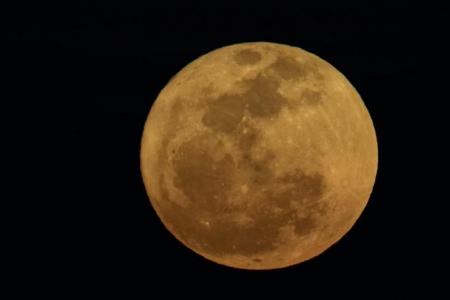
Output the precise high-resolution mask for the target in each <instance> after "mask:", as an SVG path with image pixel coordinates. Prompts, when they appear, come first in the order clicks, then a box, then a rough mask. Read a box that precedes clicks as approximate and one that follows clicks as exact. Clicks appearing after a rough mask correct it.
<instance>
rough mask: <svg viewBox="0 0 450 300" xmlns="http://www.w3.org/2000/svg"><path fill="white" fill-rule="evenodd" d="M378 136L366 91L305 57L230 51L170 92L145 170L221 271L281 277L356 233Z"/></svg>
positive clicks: (176, 221) (168, 223)
mask: <svg viewBox="0 0 450 300" xmlns="http://www.w3.org/2000/svg"><path fill="white" fill-rule="evenodd" d="M377 163H378V150H377V141H376V135H375V130H374V127H373V123H372V120H371V118H370V115H369V113H368V111H367V109H366V107H365V105H364V103H363V101H362V99H361V97H360V96H359V94H358V93H357V91H356V90H355V88H354V87H353V86H352V85H351V84H350V82H349V81H348V80H347V79H346V78H345V77H344V75H342V74H341V73H340V72H339V71H338V70H336V69H335V68H334V67H333V66H331V65H330V64H329V63H327V62H326V61H324V60H322V59H321V58H319V57H317V56H315V55H313V54H311V53H309V52H307V51H304V50H302V49H300V48H296V47H292V46H287V45H281V44H274V43H265V42H257V43H243V44H236V45H232V46H227V47H223V48H220V49H217V50H214V51H212V52H210V53H207V54H206V55H203V56H201V57H200V58H198V59H196V60H195V61H193V62H192V63H190V64H188V65H187V66H186V67H185V68H183V69H182V70H181V71H180V72H179V73H178V74H176V75H175V76H174V77H173V78H172V79H171V80H170V81H169V83H168V84H167V85H166V86H165V87H164V89H163V90H162V91H161V92H160V94H159V96H158V98H157V99H156V101H155V102H154V104H153V106H152V108H151V110H150V113H149V116H148V118H147V121H146V123H145V128H144V132H143V136H142V145H141V171H142V176H143V180H144V184H145V187H146V190H147V193H148V196H149V198H150V202H151V204H152V206H153V207H154V209H155V211H156V213H157V215H158V216H159V218H160V219H161V221H162V223H163V224H164V225H165V227H166V228H167V229H168V230H169V231H170V232H171V233H172V234H173V235H174V236H175V237H176V238H177V239H178V240H179V241H181V242H182V243H183V244H184V245H185V246H187V247H188V248H190V249H192V250H193V251H194V252H196V253H198V254H199V255H201V256H203V257H205V258H207V259H208V260H211V261H214V262H216V263H219V264H222V265H226V266H230V267H235V268H240V269H276V268H283V267H287V266H291V265H294V264H298V263H300V262H303V261H306V260H308V259H311V258H313V257H315V256H317V255H319V254H321V253H322V252H323V251H325V250H326V249H328V248H329V247H330V246H331V245H333V244H334V243H336V242H337V241H338V240H339V239H340V238H342V236H343V235H345V234H346V233H347V232H348V231H349V230H350V228H351V227H352V226H353V224H354V223H355V222H356V220H357V219H358V217H359V216H360V215H361V213H362V211H363V209H364V207H365V206H366V204H367V201H368V199H369V197H370V194H371V192H372V188H373V185H374V181H375V176H376V172H377Z"/></svg>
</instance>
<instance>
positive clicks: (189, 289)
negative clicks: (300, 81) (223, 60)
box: [2, 0, 450, 299]
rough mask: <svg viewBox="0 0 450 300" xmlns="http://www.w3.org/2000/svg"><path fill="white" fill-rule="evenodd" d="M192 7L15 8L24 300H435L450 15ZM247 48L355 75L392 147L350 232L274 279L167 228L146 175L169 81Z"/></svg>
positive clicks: (444, 202)
mask: <svg viewBox="0 0 450 300" xmlns="http://www.w3.org/2000/svg"><path fill="white" fill-rule="evenodd" d="M191 2H193V1H179V3H178V2H173V1H161V2H158V1H151V0H149V1H142V2H132V1H101V2H100V1H86V2H85V3H82V2H78V3H76V5H74V6H69V5H67V4H66V3H64V1H59V2H58V3H51V4H42V3H41V2H37V1H35V2H33V3H28V4H26V5H25V4H23V5H22V4H20V3H19V4H18V5H16V6H15V7H12V6H11V7H7V8H6V9H5V11H4V12H5V13H6V15H7V17H6V18H5V19H4V20H6V26H5V28H6V29H7V33H6V35H5V36H4V37H3V41H5V43H4V45H3V46H2V47H3V48H6V50H8V55H7V56H5V57H4V58H7V61H8V62H9V63H11V69H9V68H8V69H7V77H8V79H7V80H8V81H7V82H6V83H7V84H6V85H5V91H6V93H7V96H6V97H5V98H3V100H2V102H4V104H6V109H4V110H2V112H3V113H4V114H5V117H4V120H7V122H6V127H4V128H6V129H7V133H6V139H5V142H4V143H5V146H4V147H5V148H7V150H12V151H11V152H12V153H11V156H10V157H11V158H12V159H11V160H10V159H8V161H12V162H13V164H12V165H13V170H12V173H11V174H13V176H12V178H13V184H12V186H10V187H12V190H13V193H12V197H9V198H8V199H11V201H10V202H9V203H12V210H11V213H7V217H6V220H7V221H8V222H7V224H8V225H7V227H6V228H7V238H8V242H7V243H6V242H5V245H6V248H7V250H8V256H7V257H8V258H9V257H10V258H11V259H10V260H9V261H10V262H12V266H13V268H12V271H11V273H10V276H9V277H10V278H11V279H12V282H11V286H12V287H13V289H14V295H15V297H13V298H8V299H15V298H17V299H24V298H23V297H24V295H25V294H28V293H31V294H32V295H34V297H33V299H41V298H40V297H38V295H39V294H41V293H43V294H42V295H46V297H49V296H56V297H57V298H58V299H68V298H75V299H102V298H106V297H118V298H121V299H140V298H145V299H152V298H155V299H160V297H161V296H157V295H158V293H161V292H162V293H165V294H166V295H167V297H169V296H170V297H172V296H176V297H196V295H209V296H210V297H213V298H216V297H218V296H223V295H228V296H233V297H241V296H242V295H247V296H250V297H251V299H256V298H259V297H264V296H268V295H272V296H274V298H276V299H284V298H287V297H288V295H290V296H291V297H295V298H297V299H320V298H321V297H325V296H326V297H328V298H330V299H340V298H342V299H353V298H355V299H372V298H373V299H415V298H417V299H425V298H426V299H436V296H432V295H433V294H434V295H438V293H440V288H442V287H443V283H444V282H447V283H448V282H449V276H450V275H449V269H450V266H449V260H448V257H447V255H448V254H447V252H446V250H445V249H446V246H445V245H446V242H448V237H449V230H448V228H450V226H449V224H448V223H449V222H448V219H449V216H448V213H449V209H448V208H449V205H448V201H449V197H448V192H447V191H445V188H446V186H447V185H448V171H447V170H448V169H447V168H446V166H447V159H446V156H447V155H448V152H447V151H446V150H447V149H446V143H445V140H448V137H449V134H448V130H447V128H449V126H448V122H447V119H448V88H447V89H446V87H447V86H448V77H449V76H448V71H445V68H446V66H445V61H446V59H445V56H448V51H447V45H446V42H447V40H448V36H449V35H448V32H447V31H445V28H446V26H445V25H446V24H445V23H446V19H448V18H449V11H448V9H447V8H446V7H438V6H434V5H432V4H431V3H430V2H429V1H427V3H426V5H425V4H424V5H423V6H418V5H413V4H408V2H407V1H385V3H383V1H376V2H373V4H372V5H368V4H366V3H365V2H367V1H356V4H355V3H350V2H347V4H343V3H341V2H337V3H336V4H334V5H332V6H329V5H326V4H312V3H313V2H316V3H320V2H321V1H309V2H311V3H310V4H307V5H306V4H305V5H300V4H299V2H300V1H291V2H282V1H271V2H270V4H264V3H262V2H261V3H260V4H258V5H250V4H243V2H244V1H239V2H238V3H235V4H233V3H231V2H229V1H210V2H208V3H206V4H203V3H201V2H197V4H192V3H191ZM216 2H217V3H216ZM219 2H220V3H222V4H219ZM392 2H395V3H396V4H395V5H394V4H392ZM411 2H412V1H411ZM63 3H64V4H63ZM248 41H270V42H279V43H285V44H290V45H294V46H298V47H301V48H303V49H305V50H308V51H310V52H312V53H315V54H317V55H319V56H320V57H322V58H324V59H325V60H327V61H328V62H330V63H331V64H333V65H334V66H335V67H336V68H337V69H339V70H340V71H342V72H343V73H344V74H345V75H346V76H347V78H348V79H349V80H350V82H351V83H352V84H353V85H354V86H355V87H356V88H357V90H358V91H359V93H360V94H361V96H362V98H363V99H364V102H365V104H366V106H367V108H368V110H369V111H370V113H371V116H372V118H373V121H374V124H375V128H376V131H377V135H378V143H379V155H380V157H379V171H378V176H377V181H376V184H375V187H374V191H373V195H372V198H371V201H370V202H369V205H368V207H367V208H366V210H365V211H364V213H363V216H362V217H361V218H360V220H359V221H358V222H357V224H356V225H355V226H354V228H353V229H352V230H351V232H350V233H349V234H347V235H346V236H345V237H344V238H343V239H342V240H341V241H340V242H339V243H338V244H336V245H335V246H333V247H332V248H331V249H329V250H328V251H327V252H325V253H324V254H323V255H321V256H319V257H317V258H315V259H313V260H311V261H308V262H306V263H303V264H301V265H298V266H295V267H291V268H287V269H283V270H277V271H270V272H250V271H242V270H234V269H230V268H227V267H223V266H219V265H216V264H214V263H211V262H209V261H206V260H204V259H203V258H201V257H200V256H197V255H196V254H194V253H192V252H191V251H190V250H188V249H187V248H185V247H184V246H182V245H181V244H180V243H179V242H177V241H176V240H175V239H174V238H173V237H172V236H171V235H170V234H169V233H168V231H166V230H165V228H164V227H163V225H162V224H161V223H160V221H159V219H158V218H157V217H156V214H155V212H154V211H153V209H152V207H151V206H150V204H149V201H148V198H147V195H146V193H145V190H144V185H143V183H142V180H141V175H140V171H139V147H140V137H141V133H142V129H143V125H144V122H145V119H146V116H147V114H148V111H149V109H150V107H151V105H152V102H153V100H154V99H155V98H156V96H157V94H158V92H159V91H160V90H161V89H162V88H163V87H164V85H165V84H166V83H167V81H168V80H169V78H170V77H171V76H172V75H174V74H175V73H176V72H178V71H179V70H180V69H181V68H182V67H183V66H185V65H186V64H187V63H189V62H190V61H192V60H193V59H195V58H197V57H198V56H200V55H202V54H205V53H206V52H208V51H210V50H213V49H216V48H218V47H221V46H225V45H228V44H233V43H238V42H248ZM447 68H448V67H447ZM10 119H11V120H10ZM8 157H9V156H8ZM9 221H10V222H9ZM9 241H11V242H9ZM443 291H444V292H445V290H443ZM447 293H448V288H447ZM439 295H441V294H439ZM439 298H441V297H439ZM444 298H445V297H444ZM5 299H6V298H5ZM42 299H44V298H42Z"/></svg>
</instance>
